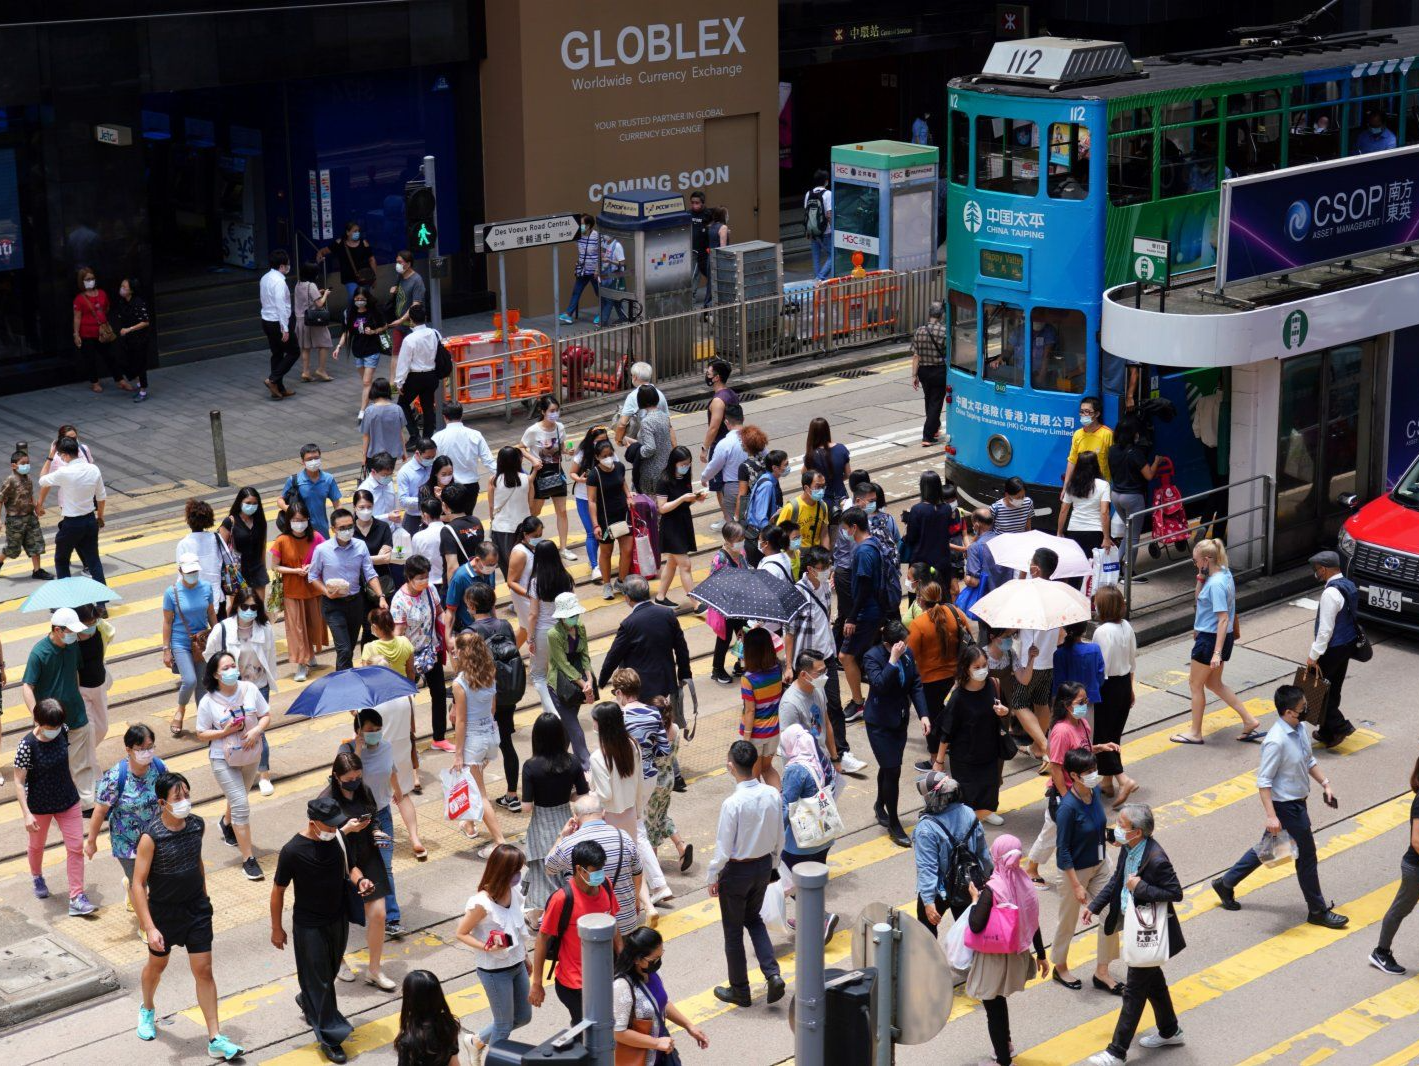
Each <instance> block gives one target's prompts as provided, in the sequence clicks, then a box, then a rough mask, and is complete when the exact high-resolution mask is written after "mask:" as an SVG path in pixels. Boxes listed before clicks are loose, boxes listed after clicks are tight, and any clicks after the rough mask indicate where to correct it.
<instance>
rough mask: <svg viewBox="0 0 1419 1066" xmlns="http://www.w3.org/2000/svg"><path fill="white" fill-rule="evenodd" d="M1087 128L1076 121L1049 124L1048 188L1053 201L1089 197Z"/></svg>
mask: <svg viewBox="0 0 1419 1066" xmlns="http://www.w3.org/2000/svg"><path fill="white" fill-rule="evenodd" d="M1089 148H1090V138H1089V128H1088V127H1087V126H1081V125H1079V124H1078V123H1075V122H1053V123H1051V124H1050V127H1049V155H1048V156H1047V158H1046V162H1047V163H1048V164H1049V182H1048V186H1047V187H1048V189H1049V194H1050V196H1051V198H1053V199H1055V200H1086V199H1088V197H1089Z"/></svg>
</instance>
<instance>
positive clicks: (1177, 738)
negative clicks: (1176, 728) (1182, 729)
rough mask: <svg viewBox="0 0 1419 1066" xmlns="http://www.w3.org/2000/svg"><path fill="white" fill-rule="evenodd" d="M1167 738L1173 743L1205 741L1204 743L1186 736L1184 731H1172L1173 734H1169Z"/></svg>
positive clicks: (1198, 742)
mask: <svg viewBox="0 0 1419 1066" xmlns="http://www.w3.org/2000/svg"><path fill="white" fill-rule="evenodd" d="M1168 739H1169V740H1170V741H1172V742H1173V743H1174V744H1205V743H1206V741H1203V740H1198V739H1197V738H1196V737H1190V736H1188V735H1187V734H1186V733H1174V734H1173V735H1172V736H1170V737H1169V738H1168Z"/></svg>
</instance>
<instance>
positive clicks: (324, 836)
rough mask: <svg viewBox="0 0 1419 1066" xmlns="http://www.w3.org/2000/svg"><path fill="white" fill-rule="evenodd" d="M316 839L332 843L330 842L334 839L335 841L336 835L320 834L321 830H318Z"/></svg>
mask: <svg viewBox="0 0 1419 1066" xmlns="http://www.w3.org/2000/svg"><path fill="white" fill-rule="evenodd" d="M315 838H316V839H317V840H325V841H330V840H334V839H335V834H334V833H322V832H320V831H319V830H316V834H315Z"/></svg>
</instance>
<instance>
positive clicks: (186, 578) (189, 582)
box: [182, 574, 202, 588]
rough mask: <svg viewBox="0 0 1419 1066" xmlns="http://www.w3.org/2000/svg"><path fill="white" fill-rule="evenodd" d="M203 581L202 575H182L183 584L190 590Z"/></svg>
mask: <svg viewBox="0 0 1419 1066" xmlns="http://www.w3.org/2000/svg"><path fill="white" fill-rule="evenodd" d="M201 580H202V575H201V574H183V575H182V583H183V584H184V585H186V586H187V587H188V588H191V587H192V586H193V585H195V584H197V582H199V581H201Z"/></svg>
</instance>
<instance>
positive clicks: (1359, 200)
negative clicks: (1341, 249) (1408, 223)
mask: <svg viewBox="0 0 1419 1066" xmlns="http://www.w3.org/2000/svg"><path fill="white" fill-rule="evenodd" d="M1387 201H1388V197H1387V196H1386V189H1385V186H1384V185H1381V184H1378V183H1377V184H1374V185H1369V186H1364V187H1362V188H1358V189H1350V190H1348V191H1342V192H1334V193H1327V194H1325V195H1324V196H1317V197H1316V198H1315V200H1314V202H1312V203H1307V202H1306V201H1305V200H1296V201H1293V202H1292V203H1291V205H1290V206H1289V207H1288V208H1286V236H1288V237H1290V238H1291V240H1293V241H1295V242H1296V243H1298V244H1299V243H1300V242H1301V241H1304V240H1305V239H1306V238H1307V237H1312V236H1314V237H1328V236H1330V235H1331V234H1332V232H1337V233H1343V232H1346V231H1348V230H1354V229H1368V228H1369V227H1370V226H1377V225H1379V224H1380V223H1382V222H1384V221H1385V220H1386V215H1387V214H1388V215H1389V217H1390V218H1393V217H1394V215H1393V213H1392V212H1387V210H1386V207H1387Z"/></svg>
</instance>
